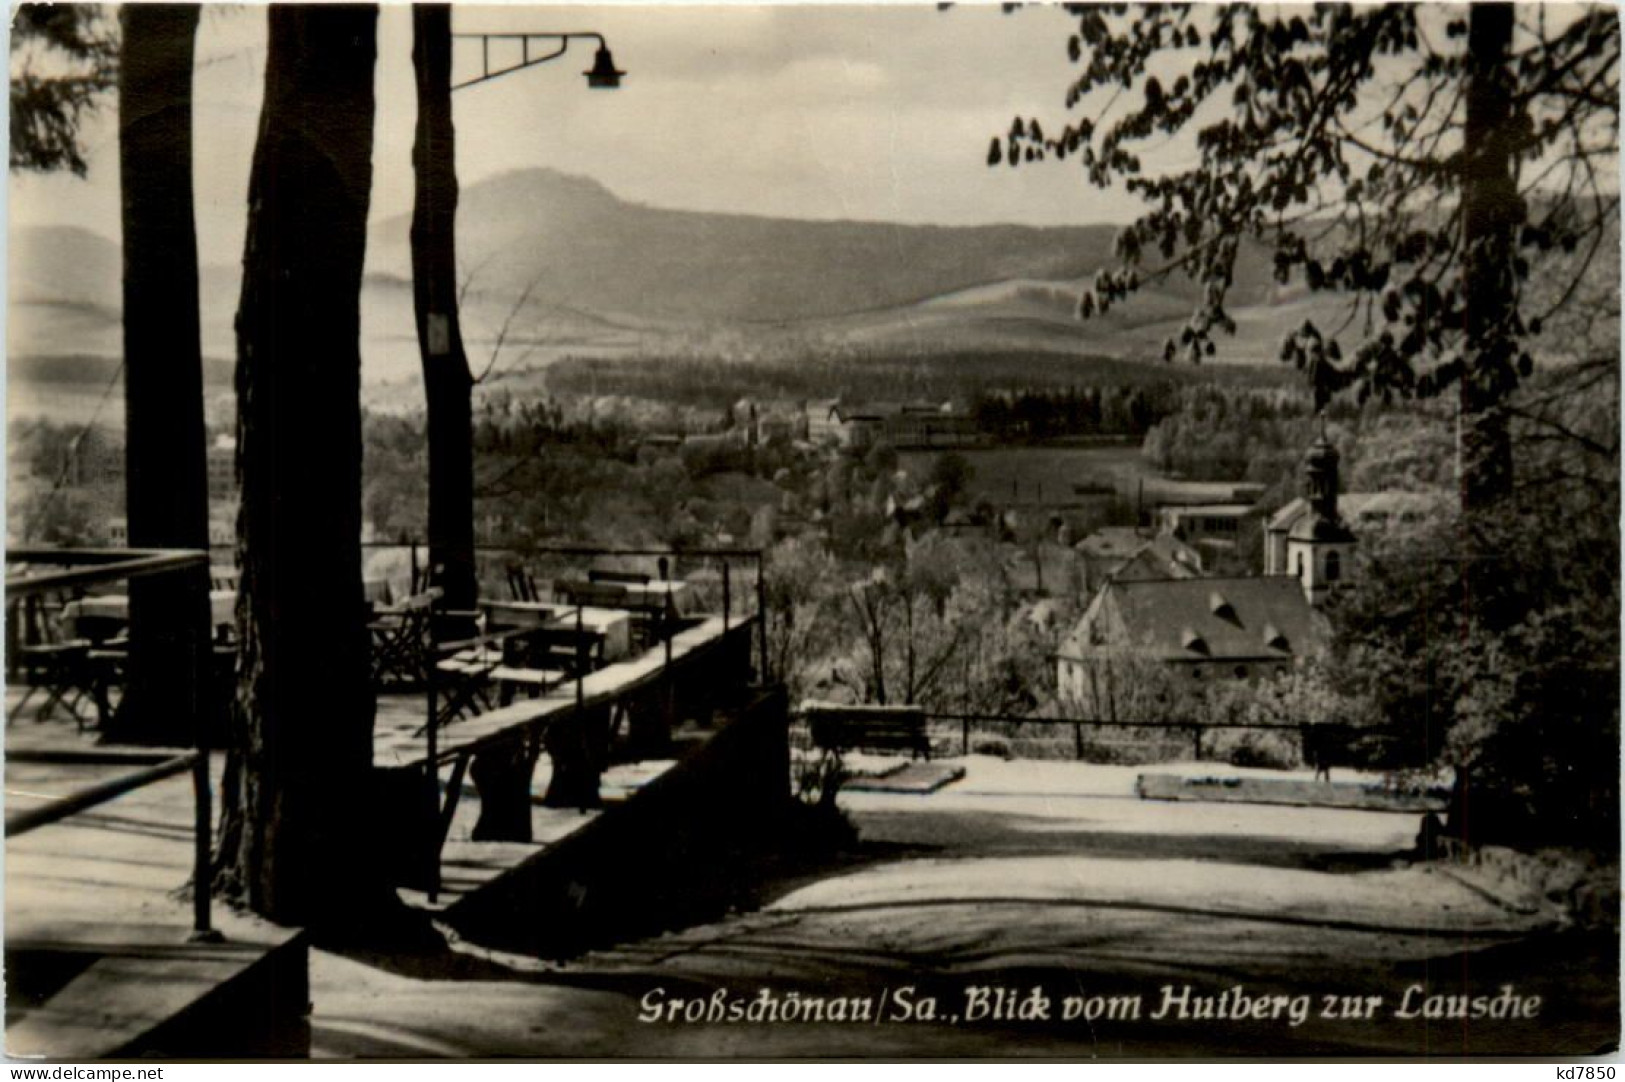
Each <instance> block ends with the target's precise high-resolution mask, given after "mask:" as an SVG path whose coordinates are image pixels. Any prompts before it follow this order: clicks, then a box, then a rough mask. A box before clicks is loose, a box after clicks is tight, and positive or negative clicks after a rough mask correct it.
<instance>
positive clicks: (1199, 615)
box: [1068, 575, 1326, 662]
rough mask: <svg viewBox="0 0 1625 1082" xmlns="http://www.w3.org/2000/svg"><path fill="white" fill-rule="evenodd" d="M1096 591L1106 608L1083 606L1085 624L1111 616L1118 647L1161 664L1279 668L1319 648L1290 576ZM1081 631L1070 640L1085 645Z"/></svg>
mask: <svg viewBox="0 0 1625 1082" xmlns="http://www.w3.org/2000/svg"><path fill="white" fill-rule="evenodd" d="M1102 590H1103V592H1104V593H1105V596H1104V597H1103V598H1102V600H1103V601H1104V602H1106V603H1107V604H1103V605H1100V606H1093V605H1092V606H1090V609H1091V613H1090V616H1094V617H1095V618H1097V619H1099V618H1103V617H1105V615H1106V614H1105V610H1106V609H1108V608H1109V609H1112V610H1114V611H1115V614H1116V618H1117V619H1118V620H1119V621H1121V624H1122V628H1121V630H1122V631H1123V633H1124V635H1125V636H1126V638H1125V639H1124V640H1123V644H1124V645H1127V646H1129V647H1130V648H1132V649H1134V650H1136V651H1137V652H1140V653H1143V654H1146V655H1149V656H1152V657H1155V658H1157V659H1159V660H1163V661H1191V662H1202V661H1214V662H1220V661H1243V660H1247V661H1255V660H1259V659H1266V660H1277V659H1278V660H1282V661H1284V660H1287V659H1289V658H1292V657H1294V656H1298V655H1302V654H1304V653H1306V652H1308V651H1310V650H1312V649H1314V648H1315V647H1317V646H1319V645H1320V644H1321V643H1322V642H1323V641H1324V640H1325V634H1326V633H1325V628H1324V625H1323V624H1322V623H1321V621H1320V618H1319V617H1317V616H1316V615H1315V613H1314V610H1313V609H1311V608H1310V607H1309V602H1308V601H1307V600H1305V598H1304V595H1303V586H1302V584H1301V583H1299V582H1298V580H1297V579H1295V578H1293V577H1291V576H1290V575H1271V576H1267V577H1254V578H1228V579H1157V580H1150V581H1138V582H1136V581H1122V580H1114V581H1112V582H1109V583H1107V584H1106V585H1105V586H1104V587H1102ZM1090 616H1085V620H1088V619H1089V618H1090ZM1084 630H1085V629H1084V628H1083V627H1082V625H1081V624H1080V626H1079V628H1078V630H1077V631H1076V632H1074V634H1073V639H1075V640H1077V641H1078V642H1082V641H1085V640H1084V634H1083V633H1084ZM1073 645H1074V644H1073V643H1072V642H1069V643H1068V647H1069V648H1070V647H1072V646H1073Z"/></svg>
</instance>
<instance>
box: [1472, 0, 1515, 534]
mask: <svg viewBox="0 0 1625 1082" xmlns="http://www.w3.org/2000/svg"><path fill="white" fill-rule="evenodd" d="M1468 18H1469V26H1468V43H1467V116H1466V125H1465V129H1464V132H1463V148H1464V162H1463V169H1464V176H1463V180H1462V231H1463V237H1462V240H1463V242H1464V245H1463V246H1464V249H1465V254H1464V259H1463V275H1462V280H1463V286H1464V288H1465V289H1466V292H1467V297H1466V304H1467V326H1466V343H1465V349H1466V364H1465V366H1464V369H1463V372H1462V377H1461V402H1460V414H1459V418H1458V429H1457V441H1458V448H1457V453H1458V473H1459V477H1458V481H1459V483H1460V485H1461V498H1462V507H1463V510H1465V511H1468V512H1469V513H1473V512H1477V511H1478V510H1481V509H1483V508H1485V507H1487V506H1491V505H1493V504H1494V503H1495V502H1497V501H1498V500H1499V499H1500V498H1501V497H1502V496H1504V495H1506V494H1507V492H1508V491H1509V490H1510V489H1511V486H1512V440H1511V433H1510V431H1509V429H1508V425H1507V415H1506V411H1505V409H1504V406H1503V403H1504V402H1505V399H1506V396H1507V395H1508V394H1509V393H1510V392H1511V391H1512V389H1513V386H1514V385H1515V383H1516V380H1517V368H1516V364H1517V353H1518V339H1517V335H1516V325H1517V314H1518V313H1517V282H1516V278H1515V276H1514V272H1513V260H1514V257H1515V255H1516V250H1515V240H1516V237H1515V233H1516V231H1517V228H1518V226H1519V224H1520V223H1521V222H1522V221H1523V220H1524V206H1523V200H1522V197H1521V196H1519V194H1518V186H1517V179H1516V176H1515V174H1514V168H1515V165H1516V161H1515V158H1514V154H1513V141H1514V140H1515V139H1516V138H1517V137H1518V134H1517V132H1516V131H1515V129H1514V125H1513V123H1512V119H1513V91H1514V83H1515V79H1514V76H1513V73H1512V71H1511V67H1510V65H1511V59H1510V52H1511V48H1512V23H1513V9H1512V5H1511V4H1507V3H1482V4H1474V5H1472V9H1471V11H1470V13H1469V16H1468Z"/></svg>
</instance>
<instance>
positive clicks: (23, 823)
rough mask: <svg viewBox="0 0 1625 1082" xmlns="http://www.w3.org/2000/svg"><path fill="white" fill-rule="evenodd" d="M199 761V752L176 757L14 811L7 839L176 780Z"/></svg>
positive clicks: (8, 820)
mask: <svg viewBox="0 0 1625 1082" xmlns="http://www.w3.org/2000/svg"><path fill="white" fill-rule="evenodd" d="M197 762H198V753H197V752H195V751H188V752H184V753H182V754H180V755H177V756H175V757H174V758H171V759H165V760H163V761H162V762H160V763H158V764H156V765H154V766H149V767H146V768H145V769H142V770H136V771H133V772H131V773H129V774H120V775H118V776H117V777H114V778H108V779H107V780H106V781H102V782H98V783H96V784H95V785H92V786H89V787H88V788H85V789H81V790H79V791H78V792H77V793H69V794H68V795H67V796H64V797H58V798H57V799H55V800H52V801H50V802H48V803H45V804H42V805H40V806H39V807H37V808H26V809H24V810H23V811H20V812H13V813H12V814H10V815H8V816H6V837H7V838H16V837H20V836H21V835H24V834H27V833H28V832H29V831H31V830H37V829H38V828H40V827H42V826H45V825H46V824H47V823H54V822H56V821H57V820H59V819H66V818H67V817H68V816H70V815H76V814H78V813H79V812H82V811H88V810H90V809H91V808H94V807H96V806H97V805H98V804H105V803H107V802H108V801H109V800H112V799H114V798H115V797H121V796H123V795H124V794H125V793H129V792H133V791H134V790H136V789H140V788H142V787H143V786H147V785H151V784H152V783H153V782H158V781H163V780H164V779H165V778H172V777H174V776H175V775H176V774H179V773H182V772H183V771H186V770H190V769H192V767H193V766H195V765H196V764H197Z"/></svg>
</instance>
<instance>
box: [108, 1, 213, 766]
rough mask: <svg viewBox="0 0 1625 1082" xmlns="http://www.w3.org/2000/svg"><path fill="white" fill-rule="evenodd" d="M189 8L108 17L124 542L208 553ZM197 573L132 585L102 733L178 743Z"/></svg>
mask: <svg viewBox="0 0 1625 1082" xmlns="http://www.w3.org/2000/svg"><path fill="white" fill-rule="evenodd" d="M198 11H199V9H198V8H197V7H196V6H195V5H190V4H173V5H172V4H125V5H123V6H122V7H121V8H120V9H119V24H120V30H121V32H122V33H121V45H120V63H119V104H118V112H119V181H120V203H121V205H120V209H121V212H122V215H123V223H124V244H123V250H124V406H125V445H124V446H125V513H126V516H127V518H128V522H129V539H130V545H131V546H132V547H136V548H193V549H207V548H208V544H209V486H208V469H207V463H206V459H205V455H206V449H205V441H206V436H205V431H204V424H203V361H202V351H201V347H200V345H199V332H198V270H197V233H196V228H195V226H194V224H193V215H192V51H193V45H194V41H195V39H196V32H197V25H198ZM208 594H209V574H208V570H207V568H203V567H198V568H192V569H188V570H186V571H181V572H175V573H172V574H168V575H163V576H159V577H156V578H140V579H135V580H133V581H131V583H130V668H129V682H128V689H127V693H126V695H125V697H124V700H123V702H122V703H121V704H120V709H119V711H118V714H117V716H116V718H115V719H114V720H113V721H112V722H111V723H110V725H109V730H110V731H109V732H108V733H107V734H105V736H106V738H107V739H111V740H117V741H125V742H139V743H150V744H171V745H189V744H190V743H191V742H192V740H193V737H194V736H195V735H196V733H197V731H198V728H197V727H198V725H199V724H201V723H202V721H203V719H204V717H205V714H206V707H207V704H208V703H210V702H211V701H212V699H211V697H210V696H209V694H208V678H209V657H210V654H209V631H210V628H209V600H208Z"/></svg>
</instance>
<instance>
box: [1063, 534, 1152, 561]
mask: <svg viewBox="0 0 1625 1082" xmlns="http://www.w3.org/2000/svg"><path fill="white" fill-rule="evenodd" d="M1146 540H1147V538H1146V536H1145V535H1144V534H1142V533H1141V532H1140V531H1139V530H1136V529H1135V528H1134V527H1132V526H1103V527H1101V528H1100V529H1098V530H1096V531H1095V532H1094V533H1092V534H1090V535H1089V536H1088V537H1085V538H1084V539H1083V540H1082V541H1079V542H1078V543H1077V544H1076V545H1074V546H1072V547H1073V548H1075V549H1077V550H1078V551H1079V552H1081V553H1083V555H1085V556H1087V557H1089V558H1090V559H1095V560H1099V559H1112V558H1114V557H1116V558H1121V559H1125V560H1126V559H1128V558H1129V557H1130V556H1133V555H1134V554H1135V553H1136V552H1138V551H1140V549H1141V548H1142V547H1144V545H1145V543H1146Z"/></svg>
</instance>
